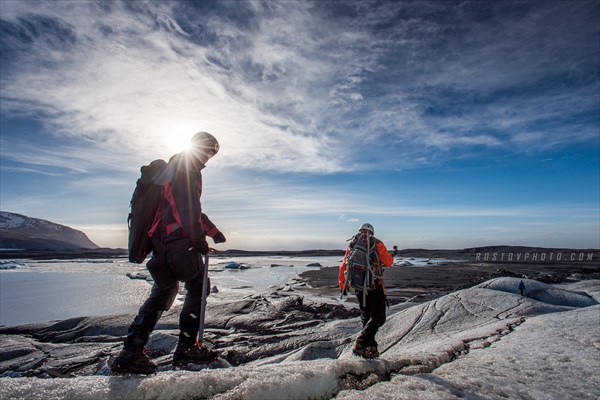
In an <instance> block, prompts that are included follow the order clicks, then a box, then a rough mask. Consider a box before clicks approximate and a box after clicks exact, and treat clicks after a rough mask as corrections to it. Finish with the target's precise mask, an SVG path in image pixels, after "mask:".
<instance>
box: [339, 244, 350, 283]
mask: <svg viewBox="0 0 600 400" xmlns="http://www.w3.org/2000/svg"><path fill="white" fill-rule="evenodd" d="M346 257H348V249H346V254H344V258H343V260H342V264H341V265H340V272H339V273H338V285H339V286H340V291H342V292H343V291H344V290H345V289H347V288H348V282H346ZM344 283H345V284H346V287H345V288H344Z"/></svg>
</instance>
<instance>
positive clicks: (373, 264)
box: [346, 233, 383, 293]
mask: <svg viewBox="0 0 600 400" xmlns="http://www.w3.org/2000/svg"><path fill="white" fill-rule="evenodd" d="M349 247H350V251H349V252H348V256H347V257H346V271H347V274H348V283H349V284H350V286H351V287H353V288H354V289H355V290H358V291H361V292H365V293H366V292H367V291H369V290H372V289H374V288H375V280H376V279H377V278H379V277H380V276H381V274H382V272H383V271H381V268H380V265H379V256H378V255H377V239H375V237H374V236H371V235H367V234H366V233H359V234H358V235H356V236H354V238H352V241H351V242H350V245H349Z"/></svg>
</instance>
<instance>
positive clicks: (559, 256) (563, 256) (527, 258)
mask: <svg viewBox="0 0 600 400" xmlns="http://www.w3.org/2000/svg"><path fill="white" fill-rule="evenodd" d="M593 260H594V253H593V252H592V253H585V252H582V253H576V252H572V253H477V254H476V255H475V261H500V262H502V261H522V262H536V261H593Z"/></svg>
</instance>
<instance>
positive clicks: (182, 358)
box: [173, 342, 219, 367]
mask: <svg viewBox="0 0 600 400" xmlns="http://www.w3.org/2000/svg"><path fill="white" fill-rule="evenodd" d="M218 357H219V353H217V352H216V351H213V350H209V349H207V348H206V347H204V346H202V347H200V346H199V345H198V342H196V343H194V344H183V345H182V344H179V345H178V346H177V349H176V350H175V354H173V365H175V366H176V367H180V366H183V365H185V364H208V363H210V362H212V361H214V360H216V359H217V358H218Z"/></svg>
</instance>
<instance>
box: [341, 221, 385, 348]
mask: <svg viewBox="0 0 600 400" xmlns="http://www.w3.org/2000/svg"><path fill="white" fill-rule="evenodd" d="M374 233H375V229H374V228H373V225H371V224H363V225H362V226H361V227H360V229H359V233H358V234H357V235H356V236H355V237H354V238H353V239H352V241H351V242H350V244H349V245H348V248H347V249H346V254H345V255H344V259H343V261H342V264H341V265H340V272H339V275H338V283H339V286H340V290H341V291H342V293H343V294H346V293H347V291H348V289H349V288H350V283H351V279H350V277H351V275H352V274H351V273H350V271H348V268H351V267H349V266H348V265H347V261H348V260H349V255H350V253H351V251H352V250H353V248H354V246H355V245H356V243H357V241H358V240H359V238H360V237H361V236H362V237H367V238H369V239H370V243H373V244H375V246H374V247H375V249H374V251H373V253H375V254H373V255H372V256H371V257H370V259H371V260H374V261H372V268H373V271H374V272H375V276H374V277H373V282H372V284H371V285H369V287H368V288H367V290H366V292H365V291H364V289H362V283H361V284H360V285H356V284H354V285H353V286H354V289H355V291H356V298H357V300H358V305H359V307H360V318H361V320H362V324H363V329H362V331H361V332H360V334H359V335H358V338H357V339H356V343H355V344H354V347H353V349H352V352H353V353H354V354H356V355H358V356H361V357H364V358H374V357H377V356H379V351H378V350H377V341H375V335H376V334H377V331H378V330H379V327H380V326H382V325H383V324H384V323H385V319H386V313H385V308H386V292H385V286H384V284H383V277H382V275H383V267H384V266H385V267H389V266H391V265H392V264H393V262H394V258H393V257H392V255H391V254H390V253H389V252H388V250H387V248H386V247H385V244H383V242H382V241H381V240H379V239H377V238H376V237H374V236H373V235H374ZM359 287H361V289H359Z"/></svg>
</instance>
